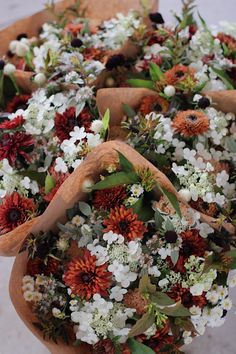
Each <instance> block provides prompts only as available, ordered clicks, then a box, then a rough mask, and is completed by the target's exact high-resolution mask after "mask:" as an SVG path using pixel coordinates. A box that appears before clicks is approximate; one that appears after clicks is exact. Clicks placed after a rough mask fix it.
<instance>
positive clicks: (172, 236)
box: [165, 231, 178, 243]
mask: <svg viewBox="0 0 236 354" xmlns="http://www.w3.org/2000/svg"><path fill="white" fill-rule="evenodd" d="M165 239H166V241H167V242H168V243H175V242H176V241H177V239H178V235H177V233H176V232H175V231H166V233H165Z"/></svg>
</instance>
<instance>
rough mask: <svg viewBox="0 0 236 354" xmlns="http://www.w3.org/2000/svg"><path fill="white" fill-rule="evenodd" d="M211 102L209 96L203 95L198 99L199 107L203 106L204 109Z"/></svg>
mask: <svg viewBox="0 0 236 354" xmlns="http://www.w3.org/2000/svg"><path fill="white" fill-rule="evenodd" d="M210 104H211V102H210V100H209V98H207V97H202V98H200V100H199V101H198V107H199V108H202V109H204V108H207V107H209V106H210Z"/></svg>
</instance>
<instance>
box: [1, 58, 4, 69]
mask: <svg viewBox="0 0 236 354" xmlns="http://www.w3.org/2000/svg"><path fill="white" fill-rule="evenodd" d="M4 66H5V61H4V60H2V59H1V60H0V70H3V68H4Z"/></svg>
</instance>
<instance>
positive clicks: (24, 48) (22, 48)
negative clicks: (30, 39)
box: [15, 41, 29, 57]
mask: <svg viewBox="0 0 236 354" xmlns="http://www.w3.org/2000/svg"><path fill="white" fill-rule="evenodd" d="M28 51H29V46H28V45H27V44H26V43H24V42H21V41H18V43H17V44H16V48H15V53H16V55H18V57H24V56H25V55H26V54H27V52H28Z"/></svg>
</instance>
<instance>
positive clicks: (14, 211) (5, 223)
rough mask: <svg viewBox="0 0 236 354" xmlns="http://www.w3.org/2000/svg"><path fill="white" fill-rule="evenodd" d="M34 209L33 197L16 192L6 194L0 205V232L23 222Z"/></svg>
mask: <svg viewBox="0 0 236 354" xmlns="http://www.w3.org/2000/svg"><path fill="white" fill-rule="evenodd" d="M35 209H36V206H35V204H34V202H33V199H29V198H24V197H22V196H20V194H18V193H17V192H13V193H12V194H11V195H9V196H6V197H5V198H4V199H3V202H2V204H1V205H0V233H1V234H4V233H6V232H9V231H11V230H13V229H15V228H16V227H17V226H19V225H21V224H23V223H24V222H25V221H26V220H27V219H28V218H29V216H30V214H31V213H33V212H34V211H35Z"/></svg>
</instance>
